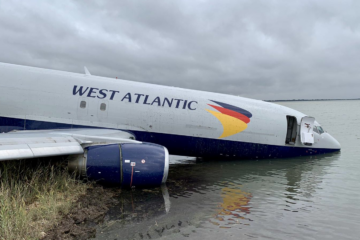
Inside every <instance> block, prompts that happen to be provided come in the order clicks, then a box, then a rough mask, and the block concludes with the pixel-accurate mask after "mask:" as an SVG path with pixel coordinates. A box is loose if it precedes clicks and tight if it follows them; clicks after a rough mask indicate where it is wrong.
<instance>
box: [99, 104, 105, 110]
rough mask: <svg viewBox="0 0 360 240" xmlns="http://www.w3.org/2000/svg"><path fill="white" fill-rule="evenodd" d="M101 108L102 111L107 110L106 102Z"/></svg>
mask: <svg viewBox="0 0 360 240" xmlns="http://www.w3.org/2000/svg"><path fill="white" fill-rule="evenodd" d="M100 110H101V111H105V110H106V104H105V103H102V104H100Z"/></svg>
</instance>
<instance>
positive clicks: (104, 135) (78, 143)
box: [0, 129, 140, 161]
mask: <svg viewBox="0 0 360 240" xmlns="http://www.w3.org/2000/svg"><path fill="white" fill-rule="evenodd" d="M133 139H135V137H134V136H133V135H132V134H130V133H128V132H124V131H119V130H109V129H62V130H38V131H18V132H10V133H3V134H0V161H5V160H15V159H27V158H38V157H51V156H61V155H72V154H81V153H83V152H84V147H86V146H89V145H103V144H112V143H124V142H132V143H140V142H138V141H135V140H133Z"/></svg>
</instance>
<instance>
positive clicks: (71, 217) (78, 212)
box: [42, 185, 121, 240]
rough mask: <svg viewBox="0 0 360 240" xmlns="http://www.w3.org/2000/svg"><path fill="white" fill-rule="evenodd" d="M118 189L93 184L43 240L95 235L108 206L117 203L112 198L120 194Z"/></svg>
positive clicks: (87, 237)
mask: <svg viewBox="0 0 360 240" xmlns="http://www.w3.org/2000/svg"><path fill="white" fill-rule="evenodd" d="M120 191H121V190H120V189H115V188H110V189H104V188H103V187H102V186H100V185H95V186H94V187H92V188H89V189H88V190H87V193H86V195H84V196H82V197H81V198H80V199H79V200H78V201H77V202H76V203H75V204H74V207H73V208H72V209H71V210H70V212H69V214H67V215H66V216H64V217H63V218H62V220H61V222H60V223H59V224H58V225H57V226H55V227H54V228H53V229H51V230H50V231H48V232H47V233H46V236H45V237H44V238H42V239H43V240H50V239H52V240H54V239H55V240H56V239H65V240H68V239H69V240H70V239H89V238H94V237H95V236H96V228H95V227H96V226H97V224H99V223H101V222H103V220H104V217H105V215H106V213H107V212H108V210H109V207H110V206H113V205H115V204H117V203H118V200H117V199H116V198H114V196H115V195H119V194H120Z"/></svg>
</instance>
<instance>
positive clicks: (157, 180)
mask: <svg viewBox="0 0 360 240" xmlns="http://www.w3.org/2000/svg"><path fill="white" fill-rule="evenodd" d="M69 171H71V172H74V171H75V172H76V173H78V174H79V175H80V176H81V177H84V178H88V179H91V180H95V181H98V182H100V183H105V184H111V185H117V186H121V187H123V188H134V187H140V188H142V187H157V186H160V185H161V183H165V182H166V179H167V176H168V172H169V152H168V150H167V149H166V148H165V147H163V146H160V145H156V144H152V143H140V144H139V143H121V144H109V145H96V146H89V147H86V148H85V152H84V154H82V155H74V156H71V157H70V159H69Z"/></svg>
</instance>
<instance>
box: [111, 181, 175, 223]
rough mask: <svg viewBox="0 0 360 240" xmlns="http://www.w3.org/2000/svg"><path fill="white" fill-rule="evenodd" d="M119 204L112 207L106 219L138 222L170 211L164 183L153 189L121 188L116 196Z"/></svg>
mask: <svg viewBox="0 0 360 240" xmlns="http://www.w3.org/2000/svg"><path fill="white" fill-rule="evenodd" d="M117 198H118V200H119V204H118V205H116V206H114V207H112V208H111V209H110V211H109V213H108V215H107V218H106V220H107V221H113V220H116V221H119V222H120V223H121V224H129V223H139V222H143V221H145V220H148V219H153V218H157V217H160V216H163V215H165V214H167V213H168V212H169V211H170V199H169V193H168V189H167V187H166V185H163V186H161V187H160V188H154V189H142V190H123V191H122V192H121V194H120V195H119V196H117Z"/></svg>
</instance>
